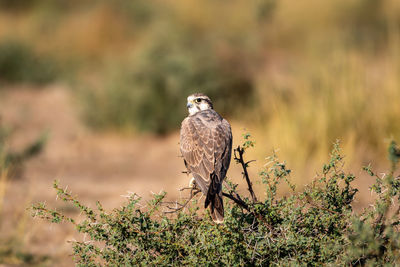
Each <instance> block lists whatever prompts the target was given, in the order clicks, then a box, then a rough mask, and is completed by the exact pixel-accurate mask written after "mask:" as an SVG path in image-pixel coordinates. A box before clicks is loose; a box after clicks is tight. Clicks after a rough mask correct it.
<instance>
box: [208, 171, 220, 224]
mask: <svg viewBox="0 0 400 267" xmlns="http://www.w3.org/2000/svg"><path fill="white" fill-rule="evenodd" d="M213 175H215V174H214V173H213V174H211V176H213ZM217 179H218V177H216V176H215V177H211V184H210V187H209V189H208V192H207V197H206V201H205V203H204V207H205V208H207V206H210V214H211V218H212V220H213V221H214V222H215V223H223V222H224V202H223V200H222V186H221V184H219V183H217V182H216V181H217Z"/></svg>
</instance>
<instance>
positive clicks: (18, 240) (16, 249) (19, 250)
mask: <svg viewBox="0 0 400 267" xmlns="http://www.w3.org/2000/svg"><path fill="white" fill-rule="evenodd" d="M10 132H11V131H10V129H9V128H6V127H5V126H3V125H2V124H0V229H2V231H1V234H0V265H2V264H5V265H7V266H8V265H18V266H43V264H44V263H46V262H47V261H48V260H49V257H47V256H41V255H35V254H32V253H30V252H29V251H27V249H26V247H25V246H24V242H25V241H24V238H23V237H24V236H23V235H24V234H25V231H26V227H25V223H26V222H25V219H26V216H29V215H27V214H26V212H25V207H23V206H18V205H15V208H14V209H12V211H11V212H10V211H8V212H4V205H10V201H8V200H6V199H5V198H6V194H7V183H8V181H9V180H10V179H11V178H12V176H13V175H15V173H16V172H17V170H21V168H22V166H23V163H24V162H25V161H26V160H27V159H29V158H30V157H33V156H36V155H37V154H39V153H40V151H41V150H42V148H43V146H44V143H45V137H44V136H43V137H41V138H38V139H37V140H36V141H35V142H33V143H32V144H30V145H28V146H26V147H25V148H24V149H23V150H22V151H20V152H12V151H10V150H9V149H8V148H7V140H8V139H9V137H10ZM18 207H19V208H18ZM10 221H11V222H12V224H10V225H11V227H10V226H9V228H5V227H4V224H6V223H7V224H9V223H10Z"/></svg>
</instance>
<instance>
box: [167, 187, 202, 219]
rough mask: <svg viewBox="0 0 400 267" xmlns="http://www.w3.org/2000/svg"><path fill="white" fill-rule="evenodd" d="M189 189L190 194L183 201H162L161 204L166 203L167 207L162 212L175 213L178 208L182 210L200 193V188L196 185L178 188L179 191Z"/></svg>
mask: <svg viewBox="0 0 400 267" xmlns="http://www.w3.org/2000/svg"><path fill="white" fill-rule="evenodd" d="M187 189H190V196H189V198H188V199H187V200H186V201H185V202H184V203H183V204H181V203H179V202H178V201H175V202H163V204H167V205H166V207H167V208H168V209H169V210H168V211H164V213H175V212H178V211H180V210H183V209H184V208H186V206H187V205H188V204H189V203H190V201H191V200H192V199H193V198H194V197H195V196H196V195H197V194H198V193H200V190H199V189H198V188H197V187H184V188H181V189H179V191H184V190H187ZM168 204H170V205H171V204H174V205H175V206H176V207H171V206H169V205H168Z"/></svg>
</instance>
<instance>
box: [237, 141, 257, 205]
mask: <svg viewBox="0 0 400 267" xmlns="http://www.w3.org/2000/svg"><path fill="white" fill-rule="evenodd" d="M233 153H234V157H235V160H236V162H238V163H240V165H242V169H243V172H242V174H243V177H244V178H245V179H246V182H247V187H248V190H249V192H250V195H251V198H252V200H253V202H257V197H256V194H255V193H254V190H253V185H252V183H251V181H250V177H249V173H248V171H247V167H248V164H249V163H250V162H252V161H248V162H245V161H244V159H243V154H244V148H242V147H240V146H238V147H237V148H236V149H235V150H234V152H233ZM238 154H239V156H238Z"/></svg>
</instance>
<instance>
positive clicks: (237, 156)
mask: <svg viewBox="0 0 400 267" xmlns="http://www.w3.org/2000/svg"><path fill="white" fill-rule="evenodd" d="M244 152H245V149H244V148H243V147H241V146H238V147H237V148H236V149H235V150H234V160H235V161H236V163H238V164H240V165H241V166H242V169H243V171H242V174H243V177H244V178H245V180H246V183H247V187H248V190H249V192H250V195H251V198H252V204H256V203H257V202H258V200H257V196H256V194H255V193H254V190H253V184H252V183H251V181H250V177H249V173H248V171H247V168H248V166H249V163H250V162H253V160H251V161H248V162H245V161H244V158H243V154H244ZM195 184H196V183H194V185H195ZM224 184H225V186H226V187H227V188H228V189H229V191H230V192H229V193H225V192H222V195H223V196H224V197H226V198H229V199H230V200H232V201H233V202H235V203H236V204H237V205H238V206H239V207H241V208H243V209H245V210H246V211H248V212H250V213H253V214H254V215H255V216H256V217H257V218H258V219H259V220H260V221H262V222H263V223H264V224H265V225H266V226H267V227H268V228H269V229H272V227H271V226H270V225H269V223H268V222H267V221H266V219H265V218H264V216H263V215H262V214H259V213H257V212H256V211H255V210H254V209H253V208H252V206H250V205H249V204H247V203H246V202H245V201H244V200H243V199H242V197H241V196H240V195H239V194H238V193H237V192H236V191H235V190H234V189H233V188H232V187H231V186H230V184H229V183H227V182H226V181H224ZM187 189H190V196H189V198H188V199H187V200H186V201H185V202H184V203H183V204H181V203H178V202H177V201H176V202H164V204H170V205H171V204H173V205H175V207H171V206H168V205H167V208H168V209H170V210H169V211H165V212H164V213H175V212H178V211H180V210H182V209H184V208H185V207H186V206H187V205H188V204H189V202H190V201H191V200H192V199H193V197H194V196H195V195H196V194H197V193H199V192H201V191H200V190H199V189H198V188H197V187H184V188H182V189H180V191H183V190H187Z"/></svg>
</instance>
